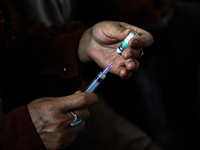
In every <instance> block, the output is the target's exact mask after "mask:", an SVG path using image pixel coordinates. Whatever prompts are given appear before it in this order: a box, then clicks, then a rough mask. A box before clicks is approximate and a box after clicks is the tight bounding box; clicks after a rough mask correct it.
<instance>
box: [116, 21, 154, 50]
mask: <svg viewBox="0 0 200 150" xmlns="http://www.w3.org/2000/svg"><path fill="white" fill-rule="evenodd" d="M120 25H121V26H122V27H123V28H129V29H130V28H131V29H133V30H134V31H135V32H137V34H138V35H139V36H136V37H133V38H132V39H131V40H130V41H129V43H128V44H129V46H130V47H132V48H142V47H147V46H150V45H152V44H153V41H154V39H153V36H152V35H151V34H150V33H149V32H147V31H145V30H143V29H141V28H139V27H136V26H133V25H130V24H127V23H123V22H120ZM134 40H136V41H138V44H137V45H136V44H135V41H134Z"/></svg>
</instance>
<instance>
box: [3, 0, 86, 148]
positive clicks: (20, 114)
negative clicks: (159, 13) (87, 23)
mask: <svg viewBox="0 0 200 150" xmlns="http://www.w3.org/2000/svg"><path fill="white" fill-rule="evenodd" d="M85 30H86V28H85V27H84V25H83V24H82V23H80V22H69V23H65V24H57V25H54V26H52V27H50V28H49V27H47V26H45V24H43V23H41V22H38V21H32V20H24V19H23V18H22V17H20V16H19V14H18V13H17V12H16V11H15V10H14V9H13V7H12V6H11V5H9V4H7V2H6V1H3V0H0V83H1V84H0V90H1V92H2V95H3V96H4V97H3V107H4V112H5V113H6V114H5V115H3V116H2V117H0V148H2V149H3V150H4V149H8V150H11V149H22V150H23V149H26V150H29V149H45V147H44V145H43V143H42V141H41V139H40V137H39V135H38V133H37V132H36V129H35V128H34V125H33V123H32V121H31V118H30V116H29V113H28V111H27V108H26V105H25V104H27V103H29V102H30V101H31V100H34V99H35V98H39V97H40V96H41V95H42V94H43V95H42V96H52V95H53V96H55V95H56V96H59V95H61V94H58V93H59V92H62V93H64V94H66V95H67V92H68V90H69V89H72V87H73V86H74V85H75V84H74V83H75V82H76V81H77V79H78V78H80V72H81V70H80V66H79V60H78V57H77V45H78V42H79V39H80V37H81V35H82V34H83V32H84V31H85ZM49 74H51V75H52V76H53V78H52V77H50V78H46V76H48V75H49ZM55 76H56V78H57V79H58V80H59V83H58V82H57V81H58V80H54V77H55ZM48 77H49V76H48ZM35 81H37V82H35ZM60 83H62V84H63V85H61V86H60ZM56 85H58V86H59V87H58V88H57V87H56ZM50 94H51V95H50ZM23 105H25V106H23ZM20 106H21V107H20ZM13 108H16V109H15V110H13ZM11 110H12V111H11Z"/></svg>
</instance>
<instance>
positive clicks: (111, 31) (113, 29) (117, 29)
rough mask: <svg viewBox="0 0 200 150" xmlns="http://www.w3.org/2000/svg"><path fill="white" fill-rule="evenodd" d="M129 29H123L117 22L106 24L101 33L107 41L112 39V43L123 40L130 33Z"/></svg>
mask: <svg viewBox="0 0 200 150" xmlns="http://www.w3.org/2000/svg"><path fill="white" fill-rule="evenodd" d="M132 30H133V29H131V28H124V27H122V26H121V25H120V23H119V22H110V23H106V25H105V27H104V28H103V33H104V34H105V35H106V37H108V38H109V39H113V41H114V42H116V41H117V42H119V41H122V40H124V38H125V37H126V36H127V35H128V34H129V33H130V32H131V31H132Z"/></svg>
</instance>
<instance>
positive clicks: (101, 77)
mask: <svg viewBox="0 0 200 150" xmlns="http://www.w3.org/2000/svg"><path fill="white" fill-rule="evenodd" d="M135 36H139V35H138V34H137V33H136V32H135V31H132V32H130V33H129V35H128V36H127V37H126V38H125V39H124V41H123V42H122V45H121V46H120V47H118V48H117V49H116V52H117V53H118V54H119V55H121V53H122V51H123V50H124V49H125V48H127V47H129V45H128V42H129V40H130V39H131V38H133V37H135ZM119 55H118V56H119ZM118 56H117V57H118ZM117 57H115V59H116V58H117ZM115 59H114V60H113V62H114V61H115ZM113 62H111V63H110V64H109V65H108V66H107V67H106V69H104V70H103V72H99V74H98V75H97V76H96V77H95V78H94V80H93V81H92V82H91V83H90V85H89V86H88V87H87V88H86V90H85V92H88V93H92V92H94V91H95V90H96V89H97V87H98V86H99V85H100V84H101V82H102V81H103V80H104V79H105V78H106V74H107V73H108V71H109V70H110V68H111V67H112V65H113Z"/></svg>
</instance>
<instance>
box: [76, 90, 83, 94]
mask: <svg viewBox="0 0 200 150" xmlns="http://www.w3.org/2000/svg"><path fill="white" fill-rule="evenodd" d="M81 92H82V91H81V90H78V91H76V92H75V93H74V94H78V93H81Z"/></svg>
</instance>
